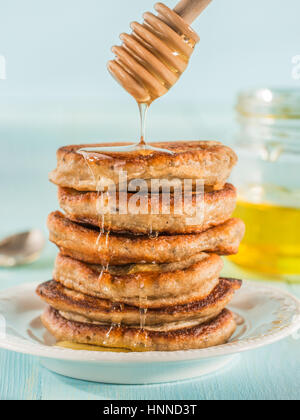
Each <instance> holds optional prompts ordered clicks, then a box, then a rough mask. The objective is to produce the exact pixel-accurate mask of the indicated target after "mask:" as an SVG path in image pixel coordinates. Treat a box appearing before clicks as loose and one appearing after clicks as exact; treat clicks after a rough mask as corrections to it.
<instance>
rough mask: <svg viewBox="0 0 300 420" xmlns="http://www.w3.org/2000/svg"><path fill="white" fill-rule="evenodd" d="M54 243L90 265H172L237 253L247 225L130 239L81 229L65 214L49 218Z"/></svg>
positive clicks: (238, 223) (234, 221)
mask: <svg viewBox="0 0 300 420" xmlns="http://www.w3.org/2000/svg"><path fill="white" fill-rule="evenodd" d="M48 228H49V231H50V240H51V241H52V242H54V243H55V244H56V245H57V246H58V247H59V249H60V251H61V253H62V254H63V255H65V256H68V257H71V258H74V259H77V260H80V261H84V262H87V263H90V264H101V265H107V264H111V265H124V264H132V263H141V264H144V263H150V264H151V263H154V262H155V263H158V264H164V263H171V262H176V261H182V260H184V259H186V258H189V257H191V256H193V255H196V254H200V253H201V252H212V253H215V254H219V255H230V254H236V253H237V252H238V248H239V245H240V242H241V240H242V238H243V236H244V232H245V225H244V223H243V222H242V221H241V220H239V219H230V220H228V221H227V222H226V223H224V224H222V225H220V226H217V227H214V228H211V229H209V230H207V231H205V232H202V233H199V234H189V235H173V236H167V235H162V236H158V237H155V238H150V237H148V236H129V235H117V234H110V235H107V234H100V231H99V229H96V228H90V227H85V226H81V225H79V224H77V223H74V222H72V221H70V220H68V219H67V218H66V217H65V216H64V215H63V214H62V213H60V212H54V213H51V214H50V215H49V217H48Z"/></svg>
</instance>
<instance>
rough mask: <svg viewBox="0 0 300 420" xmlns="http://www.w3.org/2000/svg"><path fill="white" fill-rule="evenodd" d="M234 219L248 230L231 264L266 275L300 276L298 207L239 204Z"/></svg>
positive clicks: (299, 213)
mask: <svg viewBox="0 0 300 420" xmlns="http://www.w3.org/2000/svg"><path fill="white" fill-rule="evenodd" d="M235 216H236V217H240V218H241V219H243V220H244V222H245V223H246V227H247V230H246V236H245V238H244V240H243V242H242V244H241V247H240V251H239V253H238V254H237V255H235V256H232V257H230V260H231V261H233V262H235V263H237V264H238V265H241V266H243V267H245V268H247V269H250V270H255V271H259V272H261V273H265V274H268V275H270V274H271V275H272V274H273V275H279V276H282V275H290V276H297V275H299V276H300V240H299V238H300V207H299V208H293V207H291V208H289V207H283V206H279V205H274V204H267V203H266V204H256V203H250V202H245V201H239V202H238V206H237V209H236V211H235Z"/></svg>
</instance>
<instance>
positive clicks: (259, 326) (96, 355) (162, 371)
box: [0, 283, 300, 384]
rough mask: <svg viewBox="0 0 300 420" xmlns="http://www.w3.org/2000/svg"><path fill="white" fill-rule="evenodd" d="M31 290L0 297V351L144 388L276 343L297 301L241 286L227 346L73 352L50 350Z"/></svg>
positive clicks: (292, 324)
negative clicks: (168, 349) (152, 350)
mask: <svg viewBox="0 0 300 420" xmlns="http://www.w3.org/2000/svg"><path fill="white" fill-rule="evenodd" d="M36 286H37V284H36V283H31V284H23V285H21V286H19V287H15V288H12V289H8V290H5V291H2V292H1V293H0V347H2V348H5V349H8V350H12V351H16V352H19V353H25V354H30V355H34V356H38V357H40V358H41V362H42V364H43V365H44V366H46V367H47V368H49V369H50V370H52V371H54V372H57V373H59V374H62V375H65V376H69V377H72V378H78V379H83V380H89V381H96V382H106V383H123V384H124V383H127V384H145V383H159V382H169V381H176V380H182V379H187V378H192V377H196V376H201V375H204V374H207V373H211V372H213V371H216V370H218V369H220V368H222V367H223V366H225V365H226V364H228V363H230V362H231V361H232V360H233V359H234V358H235V357H236V355H238V354H239V353H241V352H244V351H248V350H252V349H255V348H258V347H262V346H265V345H268V344H271V343H274V342H276V341H279V340H281V339H283V338H285V337H287V336H289V335H291V334H293V333H294V332H296V331H297V330H298V329H299V328H300V302H299V300H298V299H296V298H295V297H293V296H292V295H290V294H288V293H286V292H283V291H281V290H280V289H276V288H270V287H266V286H264V285H262V284H261V283H244V286H243V288H242V289H241V290H240V291H239V292H238V293H237V294H236V296H235V298H234V299H233V301H232V303H231V305H230V309H231V310H233V311H234V312H235V314H236V315H237V319H238V323H239V326H238V328H237V331H236V333H235V335H234V336H233V337H232V340H231V341H230V342H229V343H228V344H225V345H222V346H218V347H212V348H209V349H204V350H188V351H177V352H148V353H110V352H90V351H76V350H70V349H65V348H59V347H55V346H53V345H54V339H53V338H52V337H51V336H50V334H49V333H48V332H47V331H46V330H45V329H44V327H43V326H42V324H41V321H40V314H41V312H42V311H43V308H44V304H43V303H42V302H41V301H40V299H39V298H38V297H37V296H36V295H35V288H36ZM1 315H2V316H1ZM4 323H5V327H6V328H5V334H4V328H1V324H2V327H3V326H4V325H3V324H4Z"/></svg>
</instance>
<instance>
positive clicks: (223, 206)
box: [58, 184, 236, 234]
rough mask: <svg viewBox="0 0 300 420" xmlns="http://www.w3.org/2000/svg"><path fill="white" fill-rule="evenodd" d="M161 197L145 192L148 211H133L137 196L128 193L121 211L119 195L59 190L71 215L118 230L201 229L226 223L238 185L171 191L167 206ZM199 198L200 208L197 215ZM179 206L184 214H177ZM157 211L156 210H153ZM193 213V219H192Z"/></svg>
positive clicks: (172, 231)
mask: <svg viewBox="0 0 300 420" xmlns="http://www.w3.org/2000/svg"><path fill="white" fill-rule="evenodd" d="M162 197H163V195H162V194H156V195H152V197H151V196H150V195H149V196H145V200H144V201H143V204H142V205H143V206H144V207H145V210H146V211H145V212H147V214H133V213H134V211H133V210H131V211H130V200H132V198H134V194H127V201H126V208H127V210H126V211H127V213H128V214H120V212H119V211H117V210H116V209H119V208H120V204H119V195H117V199H116V200H114V198H112V197H111V198H109V195H107V194H104V193H103V194H98V193H96V192H84V193H83V192H78V191H76V190H72V189H69V188H59V191H58V201H59V205H60V207H61V208H62V210H63V211H64V212H65V213H66V216H67V217H68V218H69V219H71V220H73V221H74V222H79V223H84V224H90V225H94V226H98V227H100V228H101V229H105V230H110V231H112V232H117V233H134V234H149V233H153V232H158V233H168V234H186V233H201V232H204V231H205V230H207V229H209V228H211V227H214V226H218V225H220V224H222V223H225V222H226V221H227V220H228V219H230V217H231V215H232V213H233V211H234V209H235V206H236V189H235V188H234V186H233V185H231V184H226V185H225V186H224V188H223V189H222V190H219V191H211V192H207V193H204V194H198V195H196V193H194V194H193V195H191V196H190V197H188V196H186V197H185V199H183V197H184V196H183V195H181V197H179V200H177V199H176V197H174V194H172V195H171V196H170V200H169V202H168V203H167V206H166V205H165V204H164V202H163V198H162ZM197 200H198V201H197ZM197 202H198V203H199V204H198V205H199V210H198V215H197V217H196V209H197ZM138 206H140V204H138ZM180 208H181V209H182V214H178V213H179V212H180ZM134 210H136V206H134ZM157 210H158V212H157ZM155 211H156V213H157V214H152V213H155ZM192 216H193V219H194V220H191V218H192Z"/></svg>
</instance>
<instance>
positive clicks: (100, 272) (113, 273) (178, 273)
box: [53, 253, 223, 308]
mask: <svg viewBox="0 0 300 420" xmlns="http://www.w3.org/2000/svg"><path fill="white" fill-rule="evenodd" d="M222 268H223V261H222V259H221V257H219V256H218V255H215V254H204V253H203V254H199V255H195V256H193V257H190V258H189V259H188V260H186V261H184V262H177V263H171V264H140V265H139V264H130V265H125V266H109V267H103V266H100V265H91V264H87V263H83V262H80V261H77V260H74V259H72V258H69V257H65V256H63V255H62V254H59V255H58V256H57V258H56V262H55V269H54V273H53V278H54V280H55V281H57V282H59V283H61V284H62V285H63V286H65V287H67V288H69V289H72V290H76V291H78V292H81V293H84V294H86V295H90V296H94V297H97V298H101V299H109V300H111V301H112V302H121V303H126V304H128V305H133V306H139V305H140V304H141V302H142V303H143V307H145V308H158V307H163V306H170V305H179V304H185V303H189V302H191V301H195V300H201V299H204V298H205V297H206V296H208V295H209V294H210V293H211V292H212V290H213V289H214V288H215V287H216V286H217V284H218V283H219V277H220V272H221V270H222ZM144 297H147V298H144Z"/></svg>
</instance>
